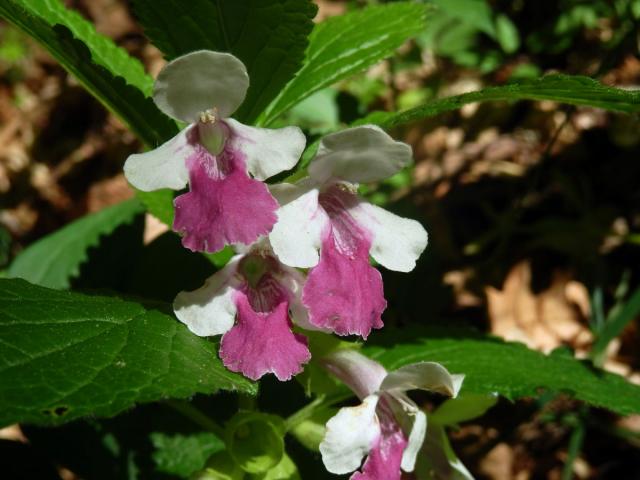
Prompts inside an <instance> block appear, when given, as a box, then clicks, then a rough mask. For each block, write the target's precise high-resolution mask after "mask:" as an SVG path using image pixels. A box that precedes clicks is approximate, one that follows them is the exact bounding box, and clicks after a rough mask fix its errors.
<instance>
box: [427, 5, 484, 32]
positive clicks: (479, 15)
mask: <svg viewBox="0 0 640 480" xmlns="http://www.w3.org/2000/svg"><path fill="white" fill-rule="evenodd" d="M430 2H431V3H433V4H435V5H437V7H438V10H439V12H440V11H441V12H443V13H444V14H446V15H448V16H450V17H452V18H455V19H456V20H457V21H458V22H462V23H464V24H467V25H469V26H472V27H474V28H476V29H478V30H480V31H482V32H484V33H486V34H487V35H489V36H491V37H493V36H495V33H496V32H495V28H494V25H493V19H492V14H491V7H490V6H489V4H488V3H487V1H486V0H430Z"/></svg>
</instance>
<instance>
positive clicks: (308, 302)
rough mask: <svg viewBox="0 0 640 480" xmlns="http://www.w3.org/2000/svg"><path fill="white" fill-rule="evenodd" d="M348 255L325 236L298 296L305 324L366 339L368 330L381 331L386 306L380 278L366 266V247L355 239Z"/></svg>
mask: <svg viewBox="0 0 640 480" xmlns="http://www.w3.org/2000/svg"><path fill="white" fill-rule="evenodd" d="M354 241H356V242H359V243H357V245H356V247H355V248H353V249H351V255H348V254H347V253H345V252H344V251H343V250H341V249H339V248H338V247H337V246H336V242H335V240H334V236H333V234H332V232H331V231H330V232H329V233H327V234H325V236H324V238H323V241H322V249H321V251H320V261H319V262H318V265H317V266H315V267H314V268H312V269H311V271H310V272H309V276H308V277H307V283H306V284H305V286H304V290H303V292H302V301H303V303H304V305H305V306H306V307H307V308H308V309H309V321H310V322H311V324H313V325H316V326H318V327H321V328H328V329H330V330H332V331H333V332H335V333H337V334H338V335H360V336H362V337H363V338H367V336H368V335H369V333H370V332H371V329H373V328H382V319H381V315H382V312H383V311H384V309H385V308H386V306H387V302H386V301H385V299H384V292H383V286H382V276H381V275H380V272H378V271H377V270H376V269H375V268H373V267H372V266H371V265H370V264H369V255H368V252H369V246H370V243H368V241H367V240H366V239H364V238H360V239H355V238H354Z"/></svg>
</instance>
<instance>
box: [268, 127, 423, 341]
mask: <svg viewBox="0 0 640 480" xmlns="http://www.w3.org/2000/svg"><path fill="white" fill-rule="evenodd" d="M411 157H412V153H411V147H409V146H408V145H407V144H405V143H401V142H396V141H394V140H393V139H392V138H391V137H390V136H389V135H387V134H386V133H385V132H384V131H383V130H381V129H380V128H378V127H376V126H373V125H366V126H362V127H356V128H351V129H347V130H344V131H342V132H339V133H335V134H332V135H328V136H326V137H324V138H323V139H322V141H321V142H320V146H319V149H318V153H317V155H316V156H315V158H314V159H313V160H312V161H311V164H310V165H309V176H308V177H306V178H304V179H303V180H301V181H299V182H298V183H296V184H282V185H277V186H274V187H272V192H273V193H274V195H276V197H277V198H278V200H279V202H280V204H281V205H282V207H281V208H280V210H278V222H277V223H276V225H275V227H274V228H273V230H272V232H271V234H270V235H269V238H270V241H271V244H272V245H273V249H274V252H275V253H276V255H277V256H278V258H279V259H280V261H281V262H283V263H284V264H286V265H289V266H292V267H299V268H311V270H310V272H309V276H308V279H307V283H306V285H305V288H304V292H303V296H302V300H303V303H304V304H305V306H307V308H308V309H309V320H310V322H311V324H313V325H315V326H316V327H318V328H323V329H326V330H329V331H333V332H335V333H337V334H338V335H352V334H355V335H361V336H362V337H364V338H366V337H367V335H369V333H370V332H371V329H372V328H381V327H382V319H381V315H382V312H383V311H384V309H385V308H386V301H385V299H384V292H383V287H382V277H381V275H380V272H378V271H377V270H376V269H375V268H373V267H372V266H371V265H370V263H369V255H371V256H372V257H373V258H374V259H375V260H376V261H377V262H379V263H380V264H382V265H383V266H384V267H386V268H388V269H390V270H396V271H400V272H408V271H411V270H412V269H413V268H414V266H415V263H416V260H417V258H418V257H419V256H420V254H421V253H422V252H423V250H424V249H425V248H426V246H427V232H426V231H425V229H424V228H423V227H422V225H420V223H418V222H417V221H415V220H410V219H406V218H402V217H399V216H397V215H394V214H392V213H390V212H388V211H386V210H384V209H382V208H380V207H377V206H374V205H371V204H370V203H367V202H365V201H363V200H362V199H361V198H359V197H358V196H357V193H356V192H357V186H358V183H361V182H374V181H378V180H382V179H385V178H387V177H390V176H391V175H393V174H395V173H397V172H398V171H400V170H401V169H402V168H404V167H406V166H407V165H409V164H410V163H411Z"/></svg>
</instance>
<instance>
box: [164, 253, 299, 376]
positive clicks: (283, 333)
mask: <svg viewBox="0 0 640 480" xmlns="http://www.w3.org/2000/svg"><path fill="white" fill-rule="evenodd" d="M303 284H304V277H303V276H302V274H301V273H300V272H298V271H297V270H295V269H293V268H289V267H287V266H285V265H282V264H281V263H280V262H278V260H277V258H276V257H275V256H274V255H273V252H272V251H271V249H270V247H269V245H268V242H266V241H262V242H258V243H256V244H254V245H253V246H252V247H250V249H249V250H248V251H247V252H246V253H244V254H240V255H236V256H235V257H233V258H232V259H231V261H230V262H229V263H228V264H227V265H226V266H225V267H224V268H223V269H222V270H219V271H218V272H216V273H215V274H214V275H212V276H211V277H210V278H209V279H208V280H207V281H206V283H205V284H204V286H202V287H201V288H199V289H198V290H195V291H193V292H181V293H179V294H178V296H177V297H176V299H175V300H174V304H173V307H174V311H175V314H176V316H177V317H178V319H179V320H180V321H181V322H183V323H184V324H186V325H187V327H189V330H191V331H192V332H193V333H195V334H196V335H199V336H212V335H222V341H221V342H220V358H221V359H222V362H223V363H224V365H225V366H226V367H227V368H228V369H229V370H232V371H234V372H241V373H242V374H244V375H245V376H247V377H249V378H251V379H252V380H257V379H259V378H260V377H262V376H263V375H265V374H267V373H273V374H275V376H276V377H277V378H278V379H279V380H282V381H284V380H289V379H290V378H291V377H292V376H293V375H296V374H298V373H300V372H301V371H302V365H303V364H305V363H307V362H308V361H309V360H310V359H311V353H310V352H309V348H308V347H307V339H306V338H305V337H304V336H303V335H300V334H297V333H294V332H293V331H292V322H291V320H292V319H293V320H295V321H296V323H298V324H299V325H301V326H305V325H306V324H307V314H306V310H305V309H304V307H303V306H302V303H301V301H300V292H301V289H302V285H303Z"/></svg>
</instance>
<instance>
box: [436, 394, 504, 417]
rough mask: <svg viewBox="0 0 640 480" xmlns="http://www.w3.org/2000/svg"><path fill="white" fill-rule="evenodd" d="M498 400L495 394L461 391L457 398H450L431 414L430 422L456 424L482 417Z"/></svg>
mask: <svg viewBox="0 0 640 480" xmlns="http://www.w3.org/2000/svg"><path fill="white" fill-rule="evenodd" d="M497 401H498V396H497V395H494V394H490V395H487V394H480V393H469V392H467V393H465V392H463V393H461V394H460V395H458V396H457V397H456V398H448V399H447V400H445V401H444V403H443V404H442V405H440V406H439V407H438V408H437V409H436V411H435V412H433V413H431V414H430V415H429V422H436V423H438V424H440V425H456V424H458V423H460V422H466V421H468V420H473V419H474V418H477V417H481V416H482V415H484V414H485V412H486V411H487V410H489V409H490V408H491V407H493V406H494V405H495V404H496V403H497Z"/></svg>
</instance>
